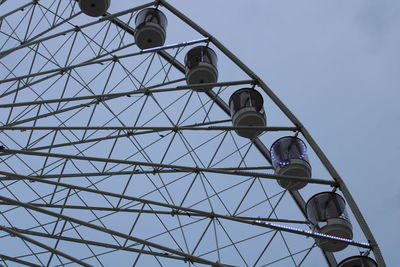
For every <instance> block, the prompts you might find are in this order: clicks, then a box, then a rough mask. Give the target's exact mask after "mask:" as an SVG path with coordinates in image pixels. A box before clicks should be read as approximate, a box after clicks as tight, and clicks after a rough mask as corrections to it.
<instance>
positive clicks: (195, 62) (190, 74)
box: [185, 46, 218, 92]
mask: <svg viewBox="0 0 400 267" xmlns="http://www.w3.org/2000/svg"><path fill="white" fill-rule="evenodd" d="M185 67H186V82H187V84H188V85H191V84H202V83H215V82H217V79H218V70H217V54H215V52H214V50H212V49H211V48H209V47H207V46H196V47H194V48H192V49H190V50H189V52H187V54H186V56H185ZM211 89H212V86H200V87H193V90H195V91H198V92H207V91H209V90H211Z"/></svg>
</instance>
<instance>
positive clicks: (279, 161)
mask: <svg viewBox="0 0 400 267" xmlns="http://www.w3.org/2000/svg"><path fill="white" fill-rule="evenodd" d="M270 151H271V159H272V166H273V167H274V169H275V174H278V175H287V176H297V177H301V178H311V165H310V163H309V162H308V156H307V147H306V145H305V144H304V142H303V141H302V140H301V139H300V138H297V137H294V136H285V137H282V138H280V139H278V140H276V141H275V142H274V143H273V144H272V146H271V150H270ZM278 183H279V185H280V186H281V187H283V188H285V189H288V190H299V189H301V188H303V187H304V186H306V185H307V183H306V182H301V181H300V182H299V181H293V180H285V179H279V180H278Z"/></svg>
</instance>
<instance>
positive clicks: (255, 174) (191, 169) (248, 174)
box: [0, 149, 337, 187]
mask: <svg viewBox="0 0 400 267" xmlns="http://www.w3.org/2000/svg"><path fill="white" fill-rule="evenodd" d="M0 151H1V152H3V153H1V154H0V155H10V154H21V155H31V156H41V157H53V158H62V159H74V160H84V161H98V162H108V163H118V164H127V165H132V166H134V165H136V166H147V167H154V168H162V169H164V168H166V169H174V170H181V171H187V172H195V173H198V172H208V173H219V174H227V175H237V176H245V177H258V178H265V179H274V180H279V179H283V180H289V181H296V182H305V183H309V184H324V185H330V186H333V187H335V186H337V183H336V182H334V181H328V180H323V179H317V178H312V179H308V178H302V177H297V176H287V175H277V174H269V173H260V172H248V171H236V170H234V171H226V170H221V169H215V168H199V167H191V166H182V165H172V164H161V163H153V162H142V161H132V160H120V159H111V158H99V157H89V156H78V155H68V154H58V153H47V152H37V151H29V150H12V149H2V150H0ZM2 173H3V172H0V174H2Z"/></svg>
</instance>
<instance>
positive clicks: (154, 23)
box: [135, 8, 168, 49]
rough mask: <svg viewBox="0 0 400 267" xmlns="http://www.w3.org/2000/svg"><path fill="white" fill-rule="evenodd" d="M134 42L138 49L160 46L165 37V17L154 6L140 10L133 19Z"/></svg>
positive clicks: (166, 23) (166, 21)
mask: <svg viewBox="0 0 400 267" xmlns="http://www.w3.org/2000/svg"><path fill="white" fill-rule="evenodd" d="M135 24H136V30H135V42H136V45H137V46H138V47H139V48H140V49H147V48H153V47H158V46H162V45H164V43H165V39H166V30H167V25H168V20H167V17H166V16H165V15H164V13H162V12H161V11H160V10H158V9H156V8H146V9H143V10H141V11H140V12H139V13H138V14H137V16H136V20H135Z"/></svg>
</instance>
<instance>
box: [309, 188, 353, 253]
mask: <svg viewBox="0 0 400 267" xmlns="http://www.w3.org/2000/svg"><path fill="white" fill-rule="evenodd" d="M306 211H307V217H308V219H309V220H310V221H311V222H312V223H313V224H314V225H318V227H319V229H318V232H319V233H321V234H324V235H329V236H334V237H338V238H340V239H350V240H351V239H352V238H353V228H352V226H351V223H350V220H349V218H348V215H347V212H346V202H345V200H344V199H343V197H342V196H340V195H339V194H337V193H334V192H321V193H318V194H316V195H314V196H312V197H311V198H310V199H309V200H308V202H307V204H306ZM317 245H318V246H319V247H320V248H322V249H323V250H325V251H328V252H336V251H340V250H343V249H344V248H346V247H347V246H348V243H345V242H340V241H335V240H328V239H323V238H321V239H317Z"/></svg>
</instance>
